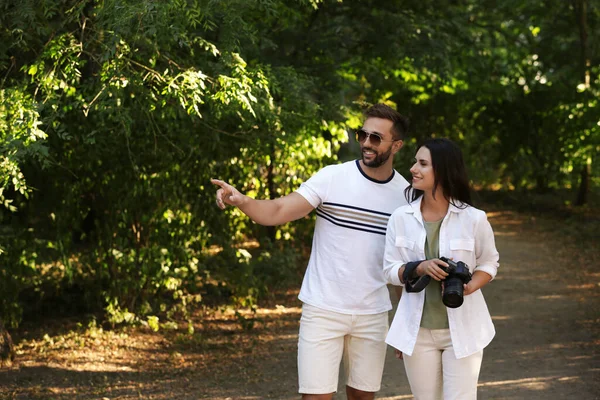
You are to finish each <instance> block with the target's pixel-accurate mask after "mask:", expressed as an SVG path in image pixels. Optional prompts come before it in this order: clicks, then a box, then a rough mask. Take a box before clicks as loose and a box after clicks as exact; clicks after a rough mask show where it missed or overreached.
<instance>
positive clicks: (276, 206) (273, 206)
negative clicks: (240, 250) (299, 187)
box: [210, 179, 314, 226]
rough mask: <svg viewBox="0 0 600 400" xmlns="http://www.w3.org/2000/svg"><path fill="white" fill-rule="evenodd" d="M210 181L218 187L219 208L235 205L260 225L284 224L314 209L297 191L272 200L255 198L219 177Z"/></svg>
mask: <svg viewBox="0 0 600 400" xmlns="http://www.w3.org/2000/svg"><path fill="white" fill-rule="evenodd" d="M210 181H211V182H212V183H213V184H215V185H217V186H219V187H220V189H219V190H217V205H218V206H219V207H220V208H221V209H224V208H225V207H226V205H230V206H235V207H237V208H239V209H240V210H242V212H243V213H244V214H246V215H247V216H248V217H250V219H251V220H252V221H254V222H256V223H257V224H260V225H267V226H272V225H281V224H285V223H287V222H290V221H294V220H297V219H300V218H302V217H304V216H305V215H307V214H308V213H310V212H311V211H312V210H313V209H314V207H313V206H312V205H311V204H310V203H309V202H308V200H306V199H305V198H304V197H302V196H301V195H300V194H298V193H290V194H288V195H287V196H284V197H280V198H278V199H273V200H255V199H252V198H250V197H248V196H246V195H243V194H241V193H240V192H239V191H238V190H237V189H236V188H234V187H233V186H231V185H230V184H228V183H226V182H223V181H221V180H219V179H211V180H210Z"/></svg>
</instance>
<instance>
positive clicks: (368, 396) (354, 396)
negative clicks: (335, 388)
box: [346, 386, 375, 400]
mask: <svg viewBox="0 0 600 400" xmlns="http://www.w3.org/2000/svg"><path fill="white" fill-rule="evenodd" d="M346 396H348V400H373V399H374V398H375V392H363V391H362V390H358V389H354V388H353V387H350V386H346Z"/></svg>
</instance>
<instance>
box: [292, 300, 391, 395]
mask: <svg viewBox="0 0 600 400" xmlns="http://www.w3.org/2000/svg"><path fill="white" fill-rule="evenodd" d="M387 331H388V313H387V312H383V313H379V314H372V315H352V314H340V313H336V312H333V311H327V310H323V309H321V308H317V307H314V306H311V305H309V304H306V303H304V304H303V306H302V318H301V319H300V334H299V337H298V383H299V392H300V393H302V394H326V393H333V392H336V391H337V387H338V375H339V371H340V362H341V361H342V358H343V360H344V372H345V381H346V385H348V386H350V387H352V388H354V389H358V390H362V391H365V392H377V391H378V390H379V389H380V387H381V376H382V374H383V364H384V363H385V352H386V343H385V337H386V335H387Z"/></svg>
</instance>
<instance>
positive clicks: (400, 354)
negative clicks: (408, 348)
mask: <svg viewBox="0 0 600 400" xmlns="http://www.w3.org/2000/svg"><path fill="white" fill-rule="evenodd" d="M394 355H395V356H396V358H397V359H398V360H402V352H401V351H400V350H398V349H394Z"/></svg>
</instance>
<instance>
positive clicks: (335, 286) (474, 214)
mask: <svg viewBox="0 0 600 400" xmlns="http://www.w3.org/2000/svg"><path fill="white" fill-rule="evenodd" d="M407 130H408V120H407V119H406V118H405V117H403V116H402V115H401V114H399V113H398V112H397V111H395V110H394V109H392V108H390V107H388V106H386V105H383V104H376V105H373V106H371V107H370V108H369V109H367V110H366V112H365V118H364V122H363V126H362V128H361V129H359V130H358V131H357V133H356V135H357V140H358V142H359V143H360V146H361V158H360V159H359V160H355V161H351V162H346V163H343V164H340V165H330V166H327V167H325V168H323V169H322V170H320V171H319V172H317V173H316V174H315V175H314V176H312V177H311V178H310V179H309V180H307V181H306V182H305V183H303V184H302V185H301V186H300V188H298V190H297V191H295V192H293V193H291V194H289V195H287V196H284V197H281V198H278V199H274V200H255V199H251V198H249V197H247V196H245V195H243V194H241V193H240V192H239V191H238V190H236V189H235V188H234V187H232V186H231V185H229V184H227V183H225V182H223V181H221V180H216V179H213V180H212V183H214V184H215V185H217V186H219V187H220V188H219V189H218V191H217V196H216V201H217V204H218V205H219V207H221V208H225V206H226V205H232V206H236V207H238V208H239V209H240V210H241V211H242V212H244V213H245V214H246V215H248V216H249V217H250V218H251V219H252V220H253V221H255V222H257V223H259V224H262V225H279V224H284V223H287V222H290V221H294V220H296V219H299V218H302V217H304V216H306V215H307V214H309V213H310V212H311V211H312V210H313V209H316V213H317V221H316V225H315V230H314V236H313V243H312V251H311V256H310V260H309V262H308V267H307V270H306V273H305V275H304V280H303V282H302V288H301V290H300V294H299V296H298V297H299V299H300V300H301V301H302V303H303V305H302V317H301V320H300V332H299V337H298V381H299V392H300V393H301V394H302V398H303V399H305V400H328V399H331V398H332V397H333V393H334V392H335V391H336V390H337V386H338V378H339V377H338V374H339V372H338V371H339V367H340V363H341V362H343V363H344V368H343V370H344V371H345V377H344V380H345V383H346V393H347V397H348V399H350V400H358V399H361V400H362V399H373V398H374V396H375V393H376V392H377V391H378V390H379V389H380V386H381V378H382V374H383V366H384V361H385V353H386V343H387V344H389V345H391V346H393V347H394V348H395V349H396V354H397V356H398V357H399V358H403V360H404V365H405V369H406V373H407V376H408V380H409V383H410V387H411V391H412V392H413V395H414V396H415V399H417V400H421V399H431V400H438V399H439V400H441V399H444V400H448V399H460V400H465V399H467V400H468V399H476V397H477V380H478V377H479V370H480V368H481V362H482V357H483V349H484V347H486V346H487V345H488V344H489V343H490V341H491V340H492V338H493V336H494V334H495V330H494V326H493V324H492V320H491V317H490V314H489V312H488V309H487V306H486V304H485V300H484V298H483V294H482V293H481V290H479V289H481V287H483V286H484V285H485V284H487V283H488V282H489V281H491V280H492V279H493V278H494V276H495V275H496V271H497V268H498V252H497V251H496V247H495V243H494V234H493V232H492V228H491V226H490V224H489V222H488V220H487V218H486V215H485V213H484V212H483V211H481V210H478V209H476V208H474V207H473V206H472V205H471V198H470V191H469V180H468V177H467V174H466V169H465V164H464V160H463V157H462V153H461V151H460V149H459V148H458V146H457V145H456V144H454V143H453V142H452V141H450V140H448V139H429V140H427V141H425V142H424V143H423V144H422V145H421V146H420V147H419V148H418V151H417V153H416V155H415V161H414V165H413V166H412V167H411V169H410V173H411V175H412V182H411V183H409V182H407V181H406V179H404V178H403V177H402V176H401V175H400V174H399V173H397V172H396V171H394V169H393V157H394V155H395V154H396V153H397V152H398V151H400V149H401V148H402V145H403V140H404V138H405V135H406V133H407ZM444 260H446V261H447V262H446V261H444ZM458 261H461V262H464V263H465V264H466V267H467V268H468V270H466V269H465V271H463V274H462V275H457V274H455V273H454V272H453V270H452V269H451V268H448V267H449V265H450V264H452V266H456V265H457V264H459V265H461V266H463V267H464V266H465V265H464V264H461V263H458ZM449 274H452V278H454V280H455V279H456V277H457V276H459V277H460V278H461V279H462V280H461V281H459V286H462V287H459V288H457V289H458V290H459V292H463V293H462V296H461V295H460V294H458V295H456V296H458V298H459V302H462V305H460V306H458V307H457V306H456V304H451V307H447V306H446V305H445V304H444V303H445V302H446V296H444V299H442V290H443V288H444V281H445V280H446V278H447V277H449ZM448 282H449V280H448ZM387 284H392V285H395V286H396V288H397V292H398V293H399V294H400V293H402V292H403V293H402V295H401V298H400V302H399V305H398V309H397V311H396V315H395V317H394V319H393V322H392V324H391V326H389V321H388V311H389V310H391V309H392V304H391V301H390V298H389V292H388V290H387ZM446 286H448V287H449V284H448V283H446ZM455 286H456V285H455ZM388 326H389V329H388Z"/></svg>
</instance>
